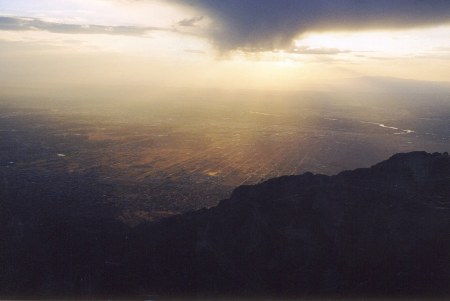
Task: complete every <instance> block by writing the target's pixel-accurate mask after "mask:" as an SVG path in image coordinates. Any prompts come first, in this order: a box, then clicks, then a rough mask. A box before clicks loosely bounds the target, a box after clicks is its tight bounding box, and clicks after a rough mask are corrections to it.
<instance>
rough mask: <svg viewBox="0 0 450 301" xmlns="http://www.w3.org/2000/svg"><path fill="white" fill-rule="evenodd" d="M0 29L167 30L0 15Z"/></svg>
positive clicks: (130, 32) (127, 32) (120, 32)
mask: <svg viewBox="0 0 450 301" xmlns="http://www.w3.org/2000/svg"><path fill="white" fill-rule="evenodd" d="M0 30H17V31H24V30H43V31H48V32H53V33H67V34H110V35H143V34H145V33H147V32H149V31H162V30H163V31H168V29H165V28H159V27H136V26H104V25H90V24H87V25H78V24H67V23H56V22H47V21H43V20H41V19H37V18H21V17H2V16H0Z"/></svg>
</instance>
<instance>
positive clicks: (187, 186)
mask: <svg viewBox="0 0 450 301" xmlns="http://www.w3.org/2000/svg"><path fill="white" fill-rule="evenodd" d="M123 97H126V96H123ZM112 98H113V97H112ZM100 99H101V98H100ZM1 108H2V110H1V114H0V126H1V128H0V136H1V140H2V146H1V149H0V164H1V169H2V176H3V179H6V180H7V179H8V177H9V175H10V174H12V173H13V174H14V173H18V174H21V173H30V174H33V173H36V179H35V181H36V182H37V183H39V185H42V186H45V185H54V183H51V182H50V183H47V182H46V180H45V178H42V177H40V176H39V173H41V172H43V171H46V172H50V173H55V174H71V175H72V176H76V177H90V178H92V179H93V180H94V181H98V182H99V183H102V184H106V185H109V186H110V187H111V189H110V191H109V192H108V196H107V199H108V200H109V201H110V202H112V203H113V204H114V206H117V207H118V208H119V212H120V213H119V214H118V215H119V216H120V218H121V219H123V220H124V221H126V222H127V223H131V224H135V223H139V222H141V221H143V220H155V219H159V218H161V217H165V216H168V215H173V214H176V213H182V212H186V211H190V210H195V209H200V208H203V207H211V206H215V205H216V204H217V203H218V201H219V200H221V199H224V198H227V197H228V196H229V195H230V193H231V191H232V190H233V189H234V188H235V187H237V186H240V185H244V184H245V185H248V184H256V183H258V182H261V181H263V180H266V179H270V178H274V177H279V176H282V175H294V174H302V173H304V172H307V171H310V172H313V173H320V174H328V175H332V174H336V173H339V172H341V171H343V170H347V169H354V168H359V167H368V166H370V165H372V164H374V163H376V162H378V161H380V160H382V159H383V158H386V157H389V156H391V155H393V154H395V153H398V152H408V151H413V150H417V149H420V150H425V151H430V152H434V151H439V152H444V151H446V150H448V148H449V145H450V136H449V133H450V119H449V118H448V117H447V116H449V114H450V102H448V96H447V94H445V93H441V92H439V91H438V92H435V93H407V92H405V93H402V92H399V91H392V92H385V93H375V92H367V93H362V92H360V93H357V92H355V93H349V92H336V93H334V94H330V93H320V92H279V91H278V92H276V91H275V92H258V91H248V90H247V91H245V90H242V91H217V90H212V91H195V90H186V89H184V90H183V89H178V90H177V89H175V90H174V91H167V92H165V94H164V95H158V96H155V97H153V98H149V99H146V100H144V99H140V100H133V99H119V97H118V96H116V97H115V98H113V99H112V100H109V99H108V100H98V98H97V99H87V100H83V99H79V100H73V99H72V100H71V99H70V98H69V99H67V98H66V99H64V98H62V99H54V100H47V99H40V100H39V101H38V102H37V101H36V99H31V100H30V99H26V98H18V97H13V96H4V97H3V98H2V102H1ZM25 189H26V188H25Z"/></svg>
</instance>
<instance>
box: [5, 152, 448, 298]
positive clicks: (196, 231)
mask: <svg viewBox="0 0 450 301" xmlns="http://www.w3.org/2000/svg"><path fill="white" fill-rule="evenodd" d="M93 191H95V190H93ZM6 209H8V208H6ZM13 209H14V208H13ZM13 209H8V210H10V211H8V212H9V213H8V214H7V217H8V216H9V217H10V219H9V222H8V219H7V218H6V219H4V223H3V224H2V225H3V226H2V227H3V228H2V230H1V231H2V233H3V234H2V235H3V236H2V237H3V242H4V243H5V245H7V247H6V248H4V249H3V251H2V252H0V255H1V256H0V262H1V263H2V265H3V266H4V267H6V269H3V270H2V272H0V276H2V277H1V278H0V279H2V281H3V283H2V284H1V285H0V289H1V291H0V296H20V294H19V293H20V292H23V288H24V287H26V288H27V293H28V295H36V296H84V297H86V296H111V295H117V296H119V295H120V296H138V297H140V296H154V295H159V296H241V297H253V296H256V297H260V296H275V297H292V296H295V297H307V298H309V297H315V296H334V297H339V296H345V297H349V296H373V297H386V296H391V297H399V296H400V297H408V296H418V297H445V296H450V157H449V156H448V154H439V153H435V154H428V153H425V152H413V153H408V154H397V155H395V156H393V157H391V158H390V159H389V160H387V161H384V162H381V163H379V164H377V165H375V166H372V167H371V168H365V169H357V170H354V171H345V172H342V173H340V174H338V175H335V176H324V175H313V174H311V173H306V174H303V175H299V176H287V177H280V178H276V179H272V180H269V181H266V182H263V183H261V184H258V185H253V186H241V187H238V188H237V189H236V190H235V191H234V192H233V194H232V195H231V197H230V198H229V199H227V200H223V201H221V202H220V204H219V205H218V206H216V207H214V208H211V209H203V210H200V211H196V212H192V213H188V214H184V215H180V216H175V217H172V218H168V219H165V220H162V221H160V222H158V223H152V224H142V225H140V226H137V227H135V228H126V227H125V226H123V225H121V224H120V223H118V222H114V221H112V220H110V219H108V218H105V217H103V216H102V219H100V220H97V221H96V222H93V213H92V211H90V212H91V213H90V214H89V215H88V216H87V217H86V218H84V219H83V218H82V217H78V216H77V217H72V218H70V219H64V218H62V217H61V216H58V218H57V219H56V218H55V219H52V218H51V217H49V216H46V218H45V221H46V222H45V223H42V222H40V221H39V219H38V220H37V221H35V222H34V224H33V226H29V225H28V226H26V225H25V226H17V225H20V223H19V224H17V223H18V222H17V219H18V217H15V216H14V211H11V210H13ZM96 210H97V209H96ZM5 212H6V211H5ZM11 212H12V213H11ZM99 212H100V211H99ZM14 219H15V220H16V221H14ZM27 227H28V228H27ZM24 229H25V230H26V229H28V230H29V231H32V234H33V235H30V234H29V233H28V234H24ZM36 229H37V230H36ZM25 233H26V232H25ZM14 248H16V249H18V250H20V252H22V253H21V254H26V260H27V261H26V262H25V263H23V261H21V259H20V258H18V257H17V256H15V255H14V254H15V249H14ZM5 250H6V251H5ZM27 250H28V251H29V252H26V251H27ZM30 265H31V266H32V270H31V271H30V272H27V267H28V266H30ZM5 271H8V273H9V274H6V272H5ZM17 271H20V272H17ZM21 273H22V275H21ZM26 273H32V274H28V275H27V274H26ZM30 275H32V276H30ZM40 276H41V277H40ZM23 279H27V282H24V280H23ZM19 280H20V281H19ZM21 289H22V291H21Z"/></svg>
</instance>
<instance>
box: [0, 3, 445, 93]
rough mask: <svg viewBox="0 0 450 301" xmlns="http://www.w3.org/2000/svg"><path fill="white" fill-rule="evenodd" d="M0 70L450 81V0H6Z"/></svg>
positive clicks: (87, 75)
mask: <svg viewBox="0 0 450 301" xmlns="http://www.w3.org/2000/svg"><path fill="white" fill-rule="evenodd" d="M0 70H1V72H0V85H1V86H3V87H14V88H16V89H23V88H27V87H28V88H29V87H68V86H86V85H89V86H99V87H100V86H101V87H109V86H121V87H135V86H145V87H153V88H157V87H164V88H171V87H181V88H183V87H184V88H186V87H187V88H208V89H209V88H226V89H259V90H261V89H266V90H316V89H322V88H325V87H327V86H330V85H332V83H337V82H339V81H345V80H347V79H353V78H366V77H394V78H402V79H413V80H421V81H449V80H450V1H448V0H445V1H440V0H428V1H417V0H396V1H389V0H379V1H373V0H372V1H369V0H359V1H354V0H315V1H310V0H39V1H36V0H13V1H11V0H0ZM359 83H360V82H359Z"/></svg>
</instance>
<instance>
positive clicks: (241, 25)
mask: <svg viewBox="0 0 450 301" xmlns="http://www.w3.org/2000/svg"><path fill="white" fill-rule="evenodd" d="M173 1H176V2H178V3H182V4H187V5H189V6H191V7H194V8H196V9H199V10H201V11H203V12H204V13H205V14H207V15H208V16H210V17H211V18H212V19H213V20H214V21H215V27H214V28H212V29H211V32H210V35H211V38H212V39H213V41H214V43H215V45H216V46H217V47H218V48H219V49H221V50H224V51H227V50H233V49H243V50H247V51H263V50H272V49H276V48H287V47H289V46H290V44H291V42H292V40H293V39H294V38H295V37H296V36H298V35H299V34H301V33H304V32H307V31H321V30H360V29H372V28H375V29H390V28H408V27H418V26H427V25H432V24H442V23H446V22H449V21H450V1H449V0H426V1H425V0H226V1H225V0H173Z"/></svg>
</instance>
